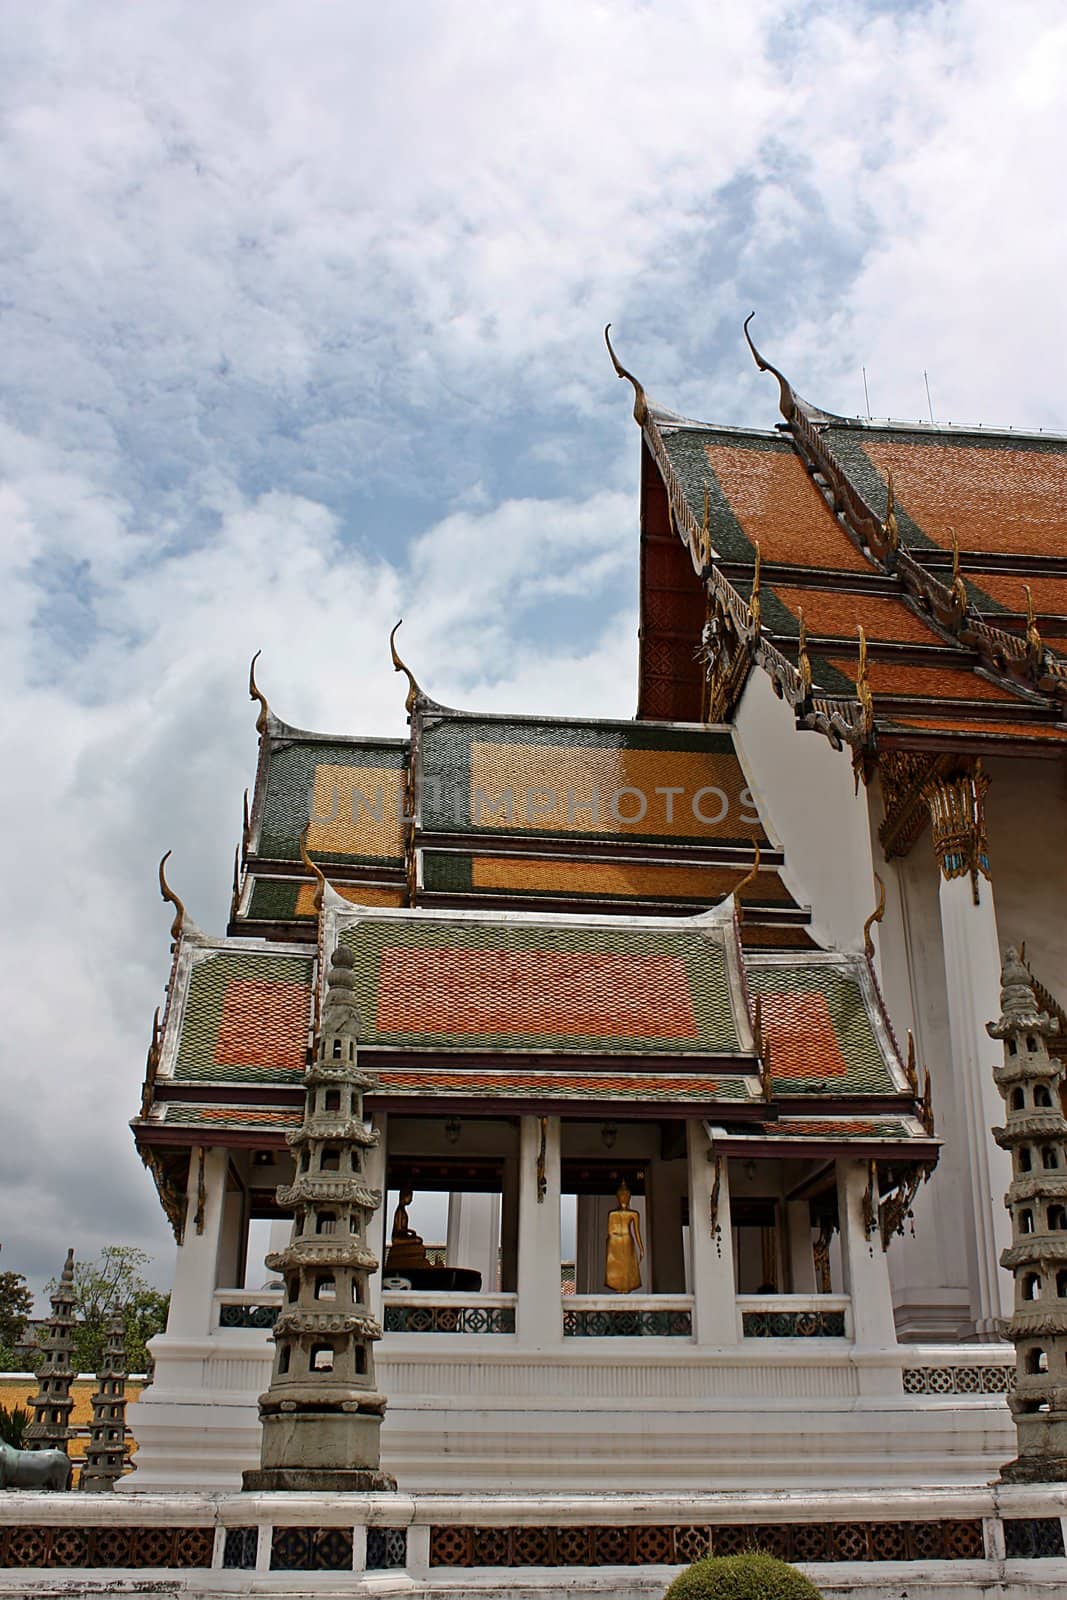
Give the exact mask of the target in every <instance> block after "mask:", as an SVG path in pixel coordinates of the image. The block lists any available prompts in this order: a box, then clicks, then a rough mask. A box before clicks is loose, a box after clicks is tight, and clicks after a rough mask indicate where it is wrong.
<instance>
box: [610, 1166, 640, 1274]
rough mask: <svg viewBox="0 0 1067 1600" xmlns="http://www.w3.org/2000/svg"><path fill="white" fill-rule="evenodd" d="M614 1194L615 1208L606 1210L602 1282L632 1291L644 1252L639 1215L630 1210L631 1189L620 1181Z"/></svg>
mask: <svg viewBox="0 0 1067 1600" xmlns="http://www.w3.org/2000/svg"><path fill="white" fill-rule="evenodd" d="M615 1198H616V1200H617V1201H618V1209H617V1210H615V1211H612V1212H609V1214H608V1240H607V1255H606V1258H605V1261H604V1282H605V1284H606V1285H607V1287H608V1288H609V1289H614V1290H615V1292H616V1294H631V1293H632V1292H633V1290H634V1289H640V1287H641V1259H642V1257H643V1256H644V1253H645V1247H644V1245H643V1244H642V1243H641V1219H640V1217H639V1216H638V1214H637V1212H636V1211H633V1210H631V1207H630V1191H629V1189H628V1188H627V1187H626V1184H625V1183H622V1184H620V1185H619V1191H618V1193H617V1194H616V1196H615Z"/></svg>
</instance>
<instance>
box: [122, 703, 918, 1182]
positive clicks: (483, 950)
mask: <svg viewBox="0 0 1067 1600" xmlns="http://www.w3.org/2000/svg"><path fill="white" fill-rule="evenodd" d="M410 712H411V728H412V732H411V738H410V740H409V741H403V742H399V741H398V742H392V743H386V742H384V741H380V742H376V743H372V742H369V741H366V740H345V739H337V738H331V739H324V738H318V737H316V736H315V735H311V734H306V733H302V732H299V731H296V730H293V729H290V728H288V727H287V726H286V725H284V724H282V723H280V722H278V721H277V720H276V719H275V718H274V717H273V716H271V715H270V714H265V715H264V716H263V717H262V718H261V723H262V726H261V752H260V762H259V771H258V775H257V781H256V792H255V797H254V801H253V804H252V807H251V814H250V817H249V823H248V827H247V829H246V834H245V862H244V873H243V881H239V883H238V885H237V890H236V893H235V900H234V908H233V919H232V922H231V927H230V930H229V933H228V935H227V937H225V938H221V939H210V938H207V937H205V936H204V935H202V934H201V933H200V932H199V931H198V930H196V929H194V928H190V927H186V926H184V925H183V926H181V927H180V928H179V934H178V939H177V944H176V950H175V959H174V967H173V971H172V975H171V982H170V986H169V995H168V1005H167V1012H166V1016H165V1018H164V1022H163V1026H162V1028H161V1030H160V1032H159V1036H158V1038H157V1040H156V1042H155V1044H154V1047H153V1052H152V1056H151V1060H150V1071H149V1079H148V1082H147V1083H146V1090H145V1096H144V1103H143V1107H142V1115H141V1117H140V1118H138V1119H137V1121H136V1122H135V1125H134V1126H135V1131H136V1135H137V1139H138V1142H139V1144H140V1146H141V1148H142V1151H143V1152H144V1153H145V1155H146V1158H147V1159H148V1161H149V1163H150V1165H151V1166H152V1169H153V1172H154V1174H155V1176H156V1180H157V1183H159V1185H160V1188H161V1192H162V1193H163V1195H164V1198H165V1199H167V1200H168V1201H169V1203H170V1207H171V1210H172V1212H176V1210H177V1207H176V1205H175V1203H174V1202H175V1195H176V1192H177V1190H178V1189H179V1188H180V1185H181V1183H182V1181H183V1176H182V1175H183V1172H184V1171H185V1170H186V1168H185V1162H186V1160H187V1152H188V1148H189V1146H190V1145H191V1144H193V1143H201V1142H203V1141H204V1140H205V1139H207V1138H210V1140H211V1142H212V1143H222V1144H229V1145H233V1146H239V1145H248V1146H254V1147H256V1148H263V1147H276V1146H280V1145H281V1144H282V1143H283V1141H284V1137H285V1134H286V1132H288V1131H290V1130H291V1129H292V1128H294V1127H295V1126H296V1125H297V1123H298V1122H299V1118H300V1106H301V1104H302V1094H303V1076H304V1072H305V1068H306V1064H307V1062H308V1060H309V1059H310V1052H311V1047H312V1040H313V1037H314V1033H315V1021H316V1006H317V999H316V983H317V977H316V974H317V971H318V970H320V966H321V961H322V957H323V954H324V953H325V952H328V951H330V950H332V949H333V948H334V947H335V946H336V945H337V944H338V943H339V944H341V945H343V946H345V947H346V948H348V949H350V950H351V951H352V953H353V955H354V956H355V958H356V965H355V982H356V987H357V993H358V998H359V1006H360V1012H361V1016H362V1019H363V1025H362V1036H361V1041H360V1060H361V1062H362V1063H363V1064H364V1065H365V1066H366V1068H367V1070H368V1071H369V1072H371V1073H373V1074H374V1076H375V1078H376V1080H377V1083H378V1088H377V1089H375V1090H374V1091H372V1092H371V1093H370V1094H369V1095H368V1096H367V1106H368V1109H369V1110H370V1111H373V1110H374V1109H375V1108H384V1107H386V1106H390V1107H392V1108H393V1109H394V1110H400V1109H401V1108H412V1109H416V1110H418V1111H419V1112H420V1113H421V1112H426V1113H429V1114H442V1115H447V1114H448V1113H449V1111H450V1110H456V1109H462V1112H463V1114H464V1115H465V1116H468V1115H475V1116H477V1115H482V1116H486V1115H493V1114H497V1115H500V1114H506V1115H515V1114H518V1113H520V1112H536V1113H539V1114H550V1113H553V1112H565V1113H566V1114H567V1115H568V1116H575V1115H577V1116H581V1115H583V1114H585V1115H590V1116H597V1117H600V1118H603V1116H604V1115H605V1114H610V1115H612V1116H649V1115H652V1116H655V1117H656V1118H658V1119H671V1118H676V1117H685V1116H693V1115H703V1116H706V1117H713V1118H714V1119H715V1120H716V1122H717V1123H719V1124H721V1125H723V1126H725V1127H727V1128H729V1129H731V1130H733V1131H734V1133H735V1134H736V1135H738V1136H739V1137H740V1136H744V1137H745V1138H746V1140H747V1143H746V1149H747V1148H749V1147H750V1145H751V1144H752V1141H753V1140H756V1141H759V1140H761V1139H762V1140H763V1141H765V1143H766V1144H767V1147H768V1148H771V1147H772V1146H773V1148H774V1149H777V1150H779V1151H782V1150H784V1149H787V1148H788V1147H790V1146H792V1147H794V1148H796V1147H798V1146H800V1147H802V1148H804V1149H805V1150H808V1149H809V1148H810V1150H811V1152H812V1153H818V1152H819V1151H820V1150H821V1149H822V1147H823V1146H824V1145H829V1146H838V1145H848V1146H849V1147H851V1148H856V1149H858V1150H860V1151H861V1153H867V1154H870V1155H872V1156H877V1155H879V1154H882V1155H892V1154H893V1153H894V1146H896V1147H898V1148H899V1146H900V1144H901V1143H902V1142H903V1143H905V1144H907V1146H908V1154H909V1157H911V1158H912V1159H914V1160H927V1161H932V1160H933V1159H934V1158H935V1156H936V1141H935V1140H933V1139H932V1136H931V1125H930V1120H929V1115H928V1108H926V1107H924V1105H923V1103H922V1099H921V1096H920V1092H919V1085H918V1082H917V1080H916V1077H915V1074H914V1071H913V1070H912V1069H911V1068H910V1064H907V1063H905V1062H904V1061H903V1060H902V1058H901V1055H900V1052H899V1051H898V1048H897V1045H896V1042H895V1040H894V1039H893V1036H892V1033H891V1030H890V1028H889V1024H888V1021H887V1019H886V1017H885V1015H884V1012H883V1009H882V1004H881V999H880V996H879V994H878V990H877V986H876V983H875V981H874V977H873V972H872V969H871V967H870V965H869V962H868V960H867V958H866V957H865V956H862V955H850V954H843V953H841V952H837V951H824V950H819V949H818V948H816V945H815V940H814V938H813V936H812V933H811V931H810V928H809V926H808V924H809V921H810V918H809V913H808V911H807V909H806V908H805V907H803V906H801V905H800V904H798V902H797V900H796V899H795V898H794V896H793V894H792V892H791V890H790V888H789V886H788V883H787V878H788V872H787V868H786V863H785V857H784V853H783V851H782V849H781V847H780V846H779V844H778V843H777V841H776V840H775V838H774V837H773V835H772V833H771V831H770V829H769V827H768V825H767V823H766V821H765V820H764V818H763V816H762V814H761V811H760V808H759V804H758V801H757V799H756V797H755V796H754V794H753V792H752V790H751V787H750V785H749V782H748V776H747V774H746V771H745V768H744V764H743V760H742V757H741V754H740V752H739V750H738V747H737V744H736V740H735V737H734V735H733V734H732V732H731V730H730V729H729V728H725V727H710V728H703V727H699V726H695V727H694V726H689V727H678V726H674V725H668V724H663V725H656V724H651V723H647V722H646V723H620V722H588V721H571V720H562V719H557V720H549V719H544V718H541V719H534V718H501V717H487V716H475V715H472V714H469V713H461V712H456V711H450V710H448V709H446V708H443V707H440V706H437V705H436V704H435V703H434V702H432V701H430V700H428V699H427V698H426V697H425V696H424V695H422V694H421V692H416V693H415V694H414V695H413V697H412V698H411V701H410ZM694 797H697V798H696V805H695V809H694ZM639 813H640V815H639ZM739 907H740V912H739V909H738V908H739ZM798 945H799V946H802V947H801V948H798ZM261 1203H263V1204H264V1205H266V1204H268V1201H267V1198H266V1197H265V1196H264V1197H261Z"/></svg>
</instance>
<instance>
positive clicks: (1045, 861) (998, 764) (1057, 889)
mask: <svg viewBox="0 0 1067 1600" xmlns="http://www.w3.org/2000/svg"><path fill="white" fill-rule="evenodd" d="M983 765H984V766H985V769H986V772H987V773H988V774H989V777H990V779H991V782H990V785H989V792H988V794H987V795H986V825H987V829H988V834H989V863H990V870H991V872H992V874H993V888H994V891H995V894H996V902H997V927H998V929H999V932H1000V939H1001V944H1002V945H1004V946H1006V945H1009V944H1014V945H1016V946H1019V945H1021V944H1022V943H1023V941H1024V940H1025V941H1026V959H1027V961H1028V962H1029V963H1030V965H1031V967H1032V968H1033V971H1034V975H1035V977H1037V978H1038V979H1040V981H1041V982H1042V983H1043V984H1044V985H1045V986H1046V988H1048V989H1050V990H1051V991H1052V993H1053V994H1054V995H1055V996H1056V998H1057V1000H1059V1002H1060V1003H1061V1005H1067V915H1065V914H1064V908H1065V906H1067V762H1065V761H1063V760H1055V761H1020V760H1018V759H1010V758H1008V757H1004V756H1002V757H999V758H997V757H994V758H993V759H991V760H988V761H985V762H984V763H983ZM989 1014H990V1016H991V1017H993V1016H995V1015H996V1006H995V1005H994V1006H993V1009H992V1010H991V1011H990V1013H989ZM994 1060H995V1056H992V1055H991V1056H990V1064H991V1065H992V1062H993V1061H994Z"/></svg>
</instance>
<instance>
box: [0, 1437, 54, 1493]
mask: <svg viewBox="0 0 1067 1600" xmlns="http://www.w3.org/2000/svg"><path fill="white" fill-rule="evenodd" d="M70 1477H71V1467H70V1458H69V1456H67V1455H65V1454H64V1452H63V1451H62V1450H15V1449H13V1448H12V1446H11V1445H9V1444H4V1443H3V1442H2V1441H0V1489H60V1490H63V1489H69V1488H70Z"/></svg>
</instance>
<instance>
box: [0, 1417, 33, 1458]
mask: <svg viewBox="0 0 1067 1600" xmlns="http://www.w3.org/2000/svg"><path fill="white" fill-rule="evenodd" d="M31 1421H32V1418H31V1417H30V1413H29V1412H28V1411H27V1410H25V1408H24V1407H23V1406H12V1407H11V1410H10V1411H9V1410H8V1409H7V1407H6V1406H0V1439H2V1440H3V1441H4V1443H5V1444H9V1445H10V1446H11V1448H12V1449H13V1450H21V1449H22V1448H23V1446H24V1445H25V1443H26V1429H27V1428H28V1427H29V1425H30V1422H31Z"/></svg>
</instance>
